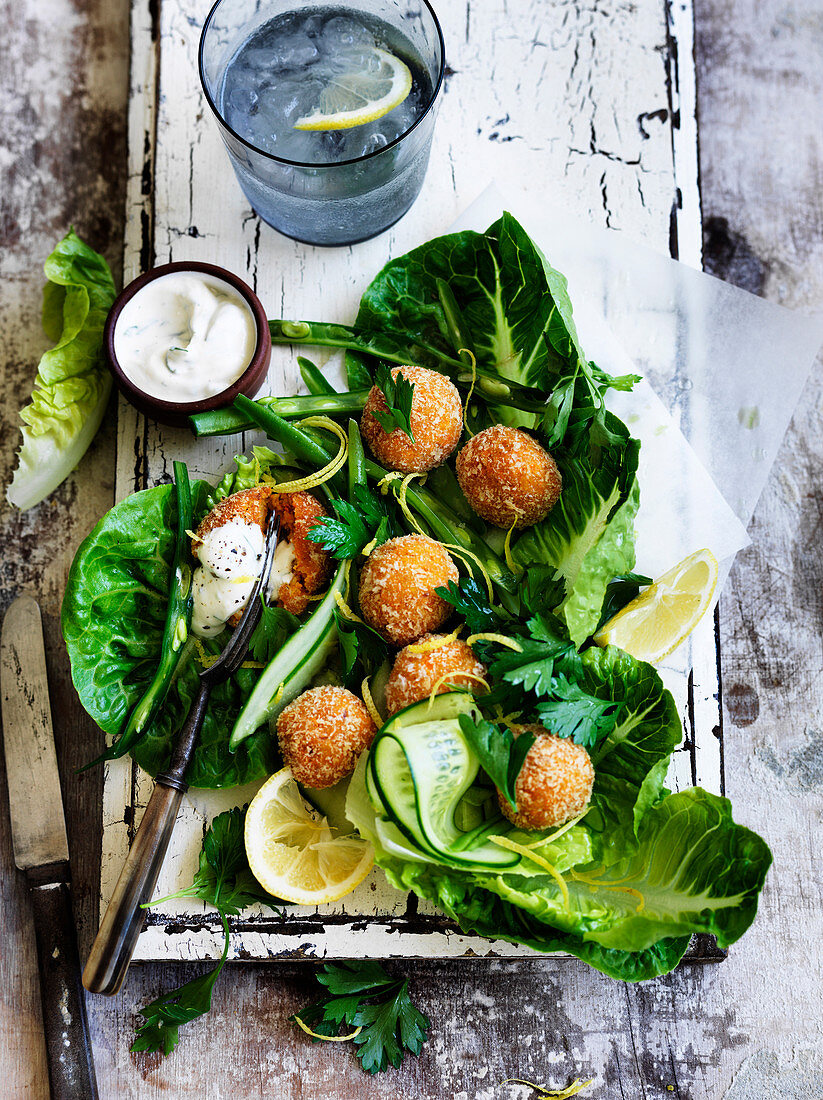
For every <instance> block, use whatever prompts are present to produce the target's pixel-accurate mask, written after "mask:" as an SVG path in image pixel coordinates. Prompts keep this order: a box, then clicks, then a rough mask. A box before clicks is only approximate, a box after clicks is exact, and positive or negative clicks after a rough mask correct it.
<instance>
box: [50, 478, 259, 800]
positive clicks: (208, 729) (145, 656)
mask: <svg viewBox="0 0 823 1100" xmlns="http://www.w3.org/2000/svg"><path fill="white" fill-rule="evenodd" d="M210 492H211V486H209V485H207V484H205V483H204V482H200V481H195V482H193V483H192V496H193V506H194V514H195V516H197V515H202V514H203V513H204V512H205V511H206V509H207V504H206V499H207V497H208V495H209V493H210ZM173 554H174V501H173V495H172V488H171V486H168V485H162V486H159V487H157V488H155V489H147V490H145V491H144V492H141V493H135V494H134V495H133V496H130V497H128V498H127V499H126V500H124V501H123V502H122V503H121V504H118V505H116V506H115V507H114V508H112V509H111V511H110V512H107V513H106V515H105V516H104V517H103V518H102V519H101V520H100V522H99V523H98V524H97V526H96V527H95V528H94V530H93V531H92V532H91V534H90V535H89V536H88V538H86V540H85V541H84V542H83V543H82V545H81V546H80V548H79V550H78V551H77V554H76V556H75V559H74V562H73V563H72V567H71V570H70V572H69V578H68V583H67V586H66V593H65V596H64V598H63V609H62V625H63V636H64V638H65V641H66V647H67V649H68V653H69V658H70V660H71V668H72V679H73V681H74V685H75V687H76V689H77V693H78V695H79V696H80V701H81V702H82V704H83V706H84V707H85V709H86V710H87V711H88V713H89V714H90V715H91V717H92V718H93V719H94V720H95V721H96V722H97V723H98V725H99V726H100V727H101V729H103V731H104V732H105V733H108V734H110V735H112V736H114V735H116V734H117V732H118V731H119V729H120V727H121V726H122V723H123V721H124V719H125V717H126V715H127V714H128V713H129V711H130V709H131V707H132V706H133V705H134V703H135V702H136V701H137V699H139V698H140V696H141V695H142V693H143V691H144V690H145V688H146V686H147V685H148V683H149V682H150V680H151V678H152V676H153V675H154V671H155V669H156V667H157V662H158V660H159V657H160V651H161V644H162V637H163V627H164V623H165V615H166V604H167V593H168V585H169V577H170V568H171V562H172V559H173ZM201 644H202V645H203V647H204V648H205V650H206V651H207V652H213V653H217V652H219V650H220V648H221V639H219V638H218V639H205V640H203V641H202V643H201ZM197 656H198V649H197V646H196V644H195V643H194V641H193V640H192V639H189V641H188V642H187V643H186V645H185V648H184V652H183V655H182V656H181V658H180V663H179V665H178V670H177V673H176V676H175V680H174V683H173V684H172V686H171V688H170V690H169V693H168V695H167V696H166V700H165V702H164V704H163V707H162V709H161V711H160V713H159V714H158V716H157V718H156V719H155V720H154V722H153V723H152V724H151V726H149V728H148V729H147V731H146V733H145V735H144V736H143V738H142V739H141V740H140V742H139V743H138V744H137V745H136V746H135V747H134V749H133V751H132V755H133V757H134V759H135V760H136V761H137V763H138V764H140V766H141V767H143V768H145V770H146V771H148V772H149V773H150V774H152V775H155V774H156V773H157V772H158V771H161V770H162V769H163V768H164V767H165V766H166V765H167V764H168V761H169V757H170V753H171V747H172V744H173V742H174V739H175V737H176V734H177V732H178V730H179V729H180V727H181V726H182V724H183V722H184V720H185V718H186V715H187V713H188V710H189V707H190V706H191V703H192V702H193V700H194V698H195V696H196V693H197V689H198V670H199V668H200V667H201V666H200V665H199V664H198V661H197ZM256 678H257V672H256V671H255V670H253V669H241V670H240V671H239V672H238V673H236V674H235V676H234V677H233V678H232V679H231V680H230V681H228V682H227V683H225V684H220V685H217V686H216V687H215V688H214V689H213V691H212V695H211V699H210V702H209V707H208V710H207V712H206V718H205V722H204V723H203V729H202V732H201V735H200V739H199V742H198V745H197V748H196V749H195V751H194V758H193V760H192V764H191V766H190V769H189V773H188V781H189V783H190V784H191V785H192V786H194V787H233V786H236V785H238V784H241V783H248V782H251V781H253V780H256V779H260V778H262V777H263V776H264V775H268V774H270V772H271V771H273V770H274V768H275V766H276V764H277V759H276V755H275V750H274V747H273V745H272V740H271V737H270V734H269V732H268V730H260V731H258V732H257V733H255V734H254V735H253V736H252V737H250V738H249V739H248V740H247V741H245V742H244V743H243V745H242V746H241V747H240V748H239V749H238V751H237V752H236V753H231V752H229V748H228V736H229V732H230V731H231V728H232V726H233V724H234V720H235V718H236V716H237V714H238V713H239V711H240V708H241V707H242V705H243V703H244V702H245V700H246V699H247V698H248V696H249V694H250V693H251V690H252V688H253V686H254V683H255V681H256Z"/></svg>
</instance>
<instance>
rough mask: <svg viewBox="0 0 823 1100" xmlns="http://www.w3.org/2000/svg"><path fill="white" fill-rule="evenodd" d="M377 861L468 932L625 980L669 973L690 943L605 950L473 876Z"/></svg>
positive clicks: (685, 939)
mask: <svg viewBox="0 0 823 1100" xmlns="http://www.w3.org/2000/svg"><path fill="white" fill-rule="evenodd" d="M377 862H378V864H379V865H380V866H381V867H382V868H383V870H384V871H385V874H386V877H387V878H388V880H389V882H390V883H391V884H392V885H393V886H395V887H396V888H397V889H398V890H404V891H409V890H412V891H414V893H415V894H417V895H418V897H421V898H426V899H427V900H429V901H432V902H434V904H435V905H437V906H438V907H439V908H440V909H442V910H443V912H444V913H446V915H447V916H449V917H450V918H451V919H452V920H454V921H456V923H457V924H458V925H459V926H460V928H462V929H463V931H464V932H475V933H477V934H478V935H480V936H483V937H485V938H486V939H489V940H507V941H508V942H510V943H520V944H523V945H524V946H526V947H531V948H533V949H534V950H535V951H543V952H549V951H552V952H553V951H563V952H566V953H567V954H569V955H574V956H575V957H576V958H578V959H581V960H582V961H583V962H585V963H588V965H589V966H591V967H593V968H594V969H595V970H599V971H601V972H602V973H603V974H606V975H608V976H609V977H610V978H616V979H618V980H620V981H626V982H640V981H647V980H648V979H650V978H656V977H658V976H659V975H661V974H667V973H668V972H669V971H670V970H673V969H674V967H675V966H677V964H678V962H679V961H680V959H681V958H682V957H683V953H684V952H685V950H686V948H687V947H688V945H689V939H690V938H691V937H690V936H688V935H685V936H676V937H663V938H661V939H660V940H658V941H657V942H656V943H654V944H652V945H651V946H650V947H647V948H645V949H643V950H640V951H624V950H621V949H619V948H612V947H604V946H603V945H602V944H599V943H596V942H593V941H591V940H587V939H586V938H585V937H584V936H583V935H582V934H581V933H578V932H571V931H563V930H562V929H559V928H555V927H553V926H552V925H551V924H547V923H545V922H544V921H542V920H540V919H538V918H537V917H535V916H534V915H533V914H531V913H530V912H529V911H528V910H526V909H524V908H523V907H521V906H520V905H518V904H516V903H513V902H511V901H509V900H507V899H506V898H504V897H501V896H500V895H499V894H498V893H494V892H492V891H490V890H486V889H484V887H483V886H482V885H480V883H479V881H478V879H477V878H475V877H474V876H472V875H468V874H465V873H461V872H459V871H456V870H455V869H454V868H443V867H437V866H423V865H421V864H419V863H411V862H409V863H404V862H402V861H400V860H392V859H391V858H389V857H387V856H385V855H382V854H381V855H378V859H377ZM546 877H547V876H546ZM535 888H536V883H535V880H534V879H529V890H533V889H535Z"/></svg>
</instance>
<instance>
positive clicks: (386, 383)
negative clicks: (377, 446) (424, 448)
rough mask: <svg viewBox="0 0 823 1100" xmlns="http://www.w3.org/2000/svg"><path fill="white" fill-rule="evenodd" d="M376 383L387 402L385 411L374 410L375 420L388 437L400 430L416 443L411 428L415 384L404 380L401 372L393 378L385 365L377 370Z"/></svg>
mask: <svg viewBox="0 0 823 1100" xmlns="http://www.w3.org/2000/svg"><path fill="white" fill-rule="evenodd" d="M374 381H375V385H376V386H377V388H378V389H379V390H380V392H381V393H382V394H383V399H384V400H385V402H386V408H385V409H375V410H374V419H375V420H376V421H377V422H378V424H379V425H380V427H381V428H382V429H383V431H384V432H385V433H386V435H391V433H392V432H393V431H394V430H395V429H396V428H399V429H400V431H401V432H405V433H406V435H407V436H408V437H409V439H410V440H411V441H412V443H414V436H413V435H412V427H411V411H412V401H413V399H414V383H413V382H409V381H408V379H406V378H404V377H403V374H402V373H401V371H400V370H398V371H397V373H396V375H395V376H394V377H392V372H391V370H390V369H389V367H388V366H387V365H386V364H385V363H383V364H381V366H379V367H378V368H377V371H376V373H375V377H374Z"/></svg>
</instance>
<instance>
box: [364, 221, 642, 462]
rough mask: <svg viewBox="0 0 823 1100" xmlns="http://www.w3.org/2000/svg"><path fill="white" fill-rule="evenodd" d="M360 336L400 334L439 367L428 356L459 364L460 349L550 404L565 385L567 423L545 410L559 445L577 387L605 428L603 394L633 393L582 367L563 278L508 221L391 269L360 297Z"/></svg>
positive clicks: (516, 418) (517, 419)
mask: <svg viewBox="0 0 823 1100" xmlns="http://www.w3.org/2000/svg"><path fill="white" fill-rule="evenodd" d="M444 286H445V287H446V288H447V291H448V297H449V303H448V305H449V308H453V309H456V310H457V311H458V312H459V317H460V325H459V329H460V331H459V333H456V332H455V331H454V324H453V319H452V318H450V316H449V309H448V308H446V307H445V306H444V301H443V290H442V288H443V287H444ZM452 303H453V306H452ZM355 328H356V329H357V330H358V331H360V332H362V333H380V335H381V339H387V338H389V337H390V336H391V335H392V334H394V335H395V336H396V337H397V338H398V339H402V340H403V341H404V346H405V347H406V348H407V349H408V353H409V354H410V355H412V357H413V361H414V362H420V363H423V364H424V365H432V366H435V367H436V366H437V363H436V362H433V363H431V364H429V361H428V357H427V349H432V348H434V349H436V351H437V352H439V353H441V354H444V355H446V356H450V357H455V356H456V355H457V353H458V351H459V350H460V347H458V346H456V344H460V345H461V346H462V347H466V348H468V350H470V351H471V352H472V353H473V354H474V356H475V357H476V359H477V363H478V365H479V366H480V367H481V368H484V369H486V370H490V371H492V372H495V373H496V374H498V375H500V376H502V377H503V378H506V379H509V380H511V381H512V382H516V383H518V384H520V385H524V386H528V387H532V388H534V389H537V390H539V391H542V393H544V394H545V396H546V399H547V401H548V399H549V398H550V396H551V394H552V391H554V390H555V389H557V388H558V386H560V387H561V388H562V390H563V393H564V394H566V393H568V395H569V398H570V400H569V401H567V402H566V403H565V406H564V409H563V412H562V415H558V414H557V412H556V410H555V409H553V408H552V407H551V406H549V405H548V404H547V406H546V411H547V414H548V415H549V418H550V421H551V423H550V428H551V431H552V432H553V434H554V436H555V437H556V440H555V441H559V440H560V439H561V438H562V437H563V435H564V433H565V429H566V425H567V423H568V419H569V414H570V411H571V406H572V404H573V403H574V402H573V397H574V394H573V391H574V389H575V387H576V386H577V385H578V384H580V391H581V393H583V392H584V391H585V393H586V397H587V399H588V400H590V401H591V402H592V403H593V406H594V407H592V409H591V410H590V411H591V416H592V417H593V418H594V420H595V421H601V422H602V421H603V417H604V416H605V410H604V408H603V405H602V390H604V389H608V387H609V386H610V385H611V384H612V382H613V381H615V382H616V384H618V385H619V386H621V387H625V386H630V385H631V380H629V379H617V380H611V379H609V378H608V377H607V376H606V375H605V374H603V373H602V372H600V371H598V370H597V368H596V367H594V365H593V364H590V363H588V362H587V361H586V359H585V356H584V355H583V351H582V349H581V347H580V343H579V341H578V338H577V332H576V330H575V326H574V321H573V319H572V307H571V301H570V299H569V295H568V291H567V289H566V279H565V278H564V276H563V275H561V274H560V272H559V271H555V269H554V268H553V267H551V265H550V264H549V263H548V262H547V260H546V258H545V256H543V254H542V253H541V252H540V250H539V249H538V248H537V247H536V245H535V244H534V242H533V241H532V240H531V238H530V237H529V235H528V234H527V233H526V231H525V229H523V227H522V226H521V225H520V224H519V223H518V222H517V220H516V219H515V218H513V217H512V216H511V214H507V213H504V214H503V216H502V217H501V218H500V219H499V220H498V221H497V222H495V223H494V225H492V226H490V227H489V228H488V229H487V230H486V232H485V233H475V232H472V231H468V230H467V231H464V232H462V233H451V234H448V235H447V236H444V237H437V238H435V239H434V240H432V241H427V242H426V243H425V244H423V245H421V246H420V247H419V248H415V249H414V250H413V251H411V252H408V253H406V255H405V256H399V257H398V258H397V259H395V260H392V261H390V262H389V263H388V264H387V265H386V266H385V267H384V268H383V269H382V271H381V272H380V273H379V274H378V275H377V277H376V278H375V279H374V280H373V281H372V283H371V284H370V285H369V287H368V288H367V290H366V292H365V294H364V295H363V298H362V300H361V302H360V310H359V312H358V314H357V319H356V321H355ZM415 341H419V344H420V347H419V348H415ZM429 357H430V352H429ZM495 412H496V414H497V416H498V419H500V420H502V421H503V422H504V423H506V424H513V425H526V426H532V425H534V422H535V417H534V415H533V414H531V413H524V412H519V411H517V410H515V409H510V408H505V407H503V406H499V407H497V408H496V409H495Z"/></svg>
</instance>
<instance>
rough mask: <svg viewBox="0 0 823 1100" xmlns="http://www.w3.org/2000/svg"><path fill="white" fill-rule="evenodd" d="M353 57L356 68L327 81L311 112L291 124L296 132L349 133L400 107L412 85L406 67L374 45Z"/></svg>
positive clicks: (397, 58) (402, 62)
mask: <svg viewBox="0 0 823 1100" xmlns="http://www.w3.org/2000/svg"><path fill="white" fill-rule="evenodd" d="M356 57H357V66H358V67H357V68H353V69H352V70H351V72H343V73H340V74H339V75H338V76H336V77H335V78H334V80H330V81H329V82H328V84H327V85H326V86H325V88H324V89H323V91H322V92H321V93H320V98H319V100H318V103H317V106H316V107H315V109H314V110H313V111H312V113H311V114H309V115H304V116H303V117H302V118H298V120H297V121H296V122H295V123H294V129H295V130H348V129H350V128H351V127H352V126H362V125H363V124H364V123H366V122H374V121H376V119H378V118H382V117H383V115H387V114H388V113H389V111H393V110H394V108H395V107H399V106H400V104H401V103H402V102H403V100H404V99H405V98H406V96H407V95H408V94H409V92H410V91H411V86H412V75H411V72H410V70H409V67H408V65H407V64H406V63H405V62H404V61H401V60H400V58H399V57H395V56H394V54H391V53H389V52H388V51H387V50H381V49H378V48H377V47H376V46H373V47H371V48H369V49H367V50H366V51H365V53H359V52H358V54H357V55H356ZM353 64H354V61H353ZM361 66H362V67H361Z"/></svg>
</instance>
